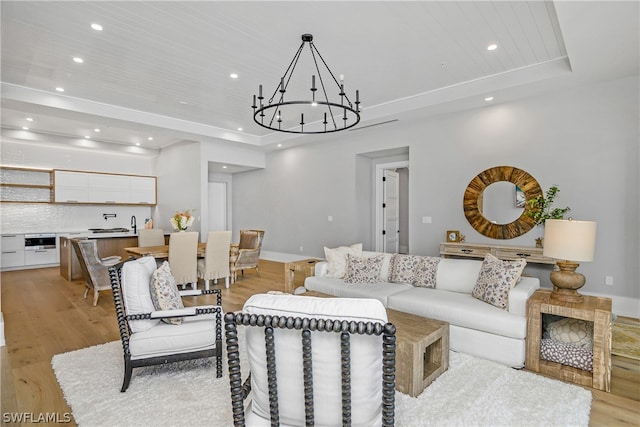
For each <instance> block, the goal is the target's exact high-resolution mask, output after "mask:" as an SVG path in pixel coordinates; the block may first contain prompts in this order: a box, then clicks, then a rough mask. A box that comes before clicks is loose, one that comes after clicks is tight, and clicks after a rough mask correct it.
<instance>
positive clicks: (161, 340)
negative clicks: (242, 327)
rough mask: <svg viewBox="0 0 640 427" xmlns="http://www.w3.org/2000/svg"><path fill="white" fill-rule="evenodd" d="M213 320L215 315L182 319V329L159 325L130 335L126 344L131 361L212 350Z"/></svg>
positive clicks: (214, 323)
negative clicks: (129, 351) (127, 344)
mask: <svg viewBox="0 0 640 427" xmlns="http://www.w3.org/2000/svg"><path fill="white" fill-rule="evenodd" d="M202 307H214V306H202ZM215 319H216V315H215V314H201V315H199V316H191V317H189V316H187V317H185V318H184V321H183V322H182V324H181V325H169V324H167V323H164V322H160V321H158V324H157V325H156V326H154V327H152V328H150V329H148V330H146V331H142V332H138V333H135V334H132V335H131V337H130V340H129V349H130V350H131V359H132V360H135V359H141V358H147V357H154V356H164V355H169V354H179V353H186V352H191V351H198V350H207V349H211V348H215V346H216V321H215Z"/></svg>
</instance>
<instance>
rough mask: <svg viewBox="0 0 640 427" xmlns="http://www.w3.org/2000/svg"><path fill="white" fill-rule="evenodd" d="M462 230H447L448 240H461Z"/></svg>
mask: <svg viewBox="0 0 640 427" xmlns="http://www.w3.org/2000/svg"><path fill="white" fill-rule="evenodd" d="M459 241H460V232H459V231H458V230H447V242H459Z"/></svg>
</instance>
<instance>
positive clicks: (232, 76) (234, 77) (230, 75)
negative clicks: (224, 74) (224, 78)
mask: <svg viewBox="0 0 640 427" xmlns="http://www.w3.org/2000/svg"><path fill="white" fill-rule="evenodd" d="M229 77H231V78H232V79H237V78H238V75H237V74H236V73H231V74H229Z"/></svg>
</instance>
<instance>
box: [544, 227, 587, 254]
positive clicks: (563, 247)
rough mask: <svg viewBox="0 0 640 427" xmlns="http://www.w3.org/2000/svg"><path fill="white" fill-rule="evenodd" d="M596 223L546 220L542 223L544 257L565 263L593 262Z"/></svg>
mask: <svg viewBox="0 0 640 427" xmlns="http://www.w3.org/2000/svg"><path fill="white" fill-rule="evenodd" d="M595 249H596V223H595V222H593V221H576V220H574V219H569V220H565V219H548V220H546V221H545V223H544V250H543V254H544V256H547V257H550V258H555V259H559V260H566V261H593V254H594V252H595Z"/></svg>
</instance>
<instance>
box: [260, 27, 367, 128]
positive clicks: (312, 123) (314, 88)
mask: <svg viewBox="0 0 640 427" xmlns="http://www.w3.org/2000/svg"><path fill="white" fill-rule="evenodd" d="M305 45H308V46H309V51H310V52H311V54H310V57H311V60H310V61H309V62H308V63H306V67H307V69H308V70H309V71H311V79H309V80H307V83H306V84H308V83H311V87H310V88H309V90H310V92H311V94H310V95H311V96H310V98H311V99H307V100H299V99H295V98H293V99H292V100H287V99H285V94H286V95H287V96H291V95H290V92H293V93H303V92H302V91H304V90H305V89H304V85H305V83H303V82H301V80H300V79H292V77H293V73H294V71H295V70H296V66H298V65H299V64H300V63H302V62H301V61H300V59H301V56H302V53H303V51H304V48H305ZM318 59H319V60H320V61H318ZM321 65H323V66H324V69H326V72H325V75H326V73H327V72H328V74H329V76H330V77H331V79H328V80H329V82H328V83H327V84H326V85H325V79H324V78H323V77H322V73H321V72H320V67H321ZM316 76H317V80H318V82H319V84H318V85H316ZM331 80H333V83H334V84H335V88H337V90H338V92H337V96H338V97H339V99H338V98H336V97H335V95H334V98H333V99H330V98H329V94H330V93H331V91H332V90H335V89H334V86H333V84H331ZM307 87H308V86H307ZM316 92H320V94H319V96H318V99H316ZM294 96H295V95H294ZM264 100H265V97H264V96H263V93H262V85H259V87H258V95H253V105H252V108H253V121H255V122H256V123H257V124H259V125H260V126H262V127H264V128H267V129H271V130H274V131H277V132H287V133H298V134H320V133H330V132H338V131H341V130H347V129H349V128H352V127H354V126H355V125H357V124H358V122H360V92H359V91H358V90H356V94H355V102H351V100H350V99H349V97H348V96H347V94H346V92H345V90H344V78H343V77H342V76H340V81H338V79H336V77H335V76H334V74H333V72H332V71H331V69H329V66H328V65H327V63H326V61H325V60H324V58H323V57H322V55H320V52H319V51H318V49H317V48H316V46H315V44H314V43H313V36H312V35H311V34H303V35H302V43H301V44H300V47H299V48H298V50H297V51H296V53H295V55H294V56H293V59H292V60H291V63H290V64H289V67H287V69H286V71H285V72H284V75H283V76H282V77H281V78H280V82H279V83H278V85H277V86H276V89H275V90H274V91H273V94H272V95H271V97H270V98H269V99H268V100H267V102H266V103H265V102H264Z"/></svg>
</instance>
